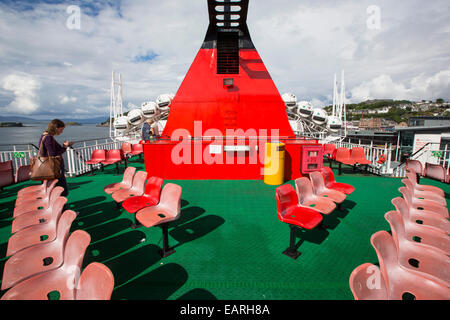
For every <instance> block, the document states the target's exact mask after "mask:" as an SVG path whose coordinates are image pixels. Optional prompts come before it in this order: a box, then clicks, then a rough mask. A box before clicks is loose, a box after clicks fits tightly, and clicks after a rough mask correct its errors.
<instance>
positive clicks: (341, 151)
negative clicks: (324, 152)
mask: <svg viewBox="0 0 450 320" xmlns="http://www.w3.org/2000/svg"><path fill="white" fill-rule="evenodd" d="M336 150H337V151H336V161H339V160H340V159H350V150H349V149H348V148H344V147H341V148H337V149H336Z"/></svg>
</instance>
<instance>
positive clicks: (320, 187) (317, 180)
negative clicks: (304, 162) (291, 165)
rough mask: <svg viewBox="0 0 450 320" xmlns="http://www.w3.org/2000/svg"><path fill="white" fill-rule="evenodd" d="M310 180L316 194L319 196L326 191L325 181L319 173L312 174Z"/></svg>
mask: <svg viewBox="0 0 450 320" xmlns="http://www.w3.org/2000/svg"><path fill="white" fill-rule="evenodd" d="M309 178H310V179H311V184H312V187H313V191H314V193H315V194H319V193H321V192H324V191H325V190H326V187H325V179H324V177H323V175H322V174H321V173H320V172H319V171H313V172H310V173H309Z"/></svg>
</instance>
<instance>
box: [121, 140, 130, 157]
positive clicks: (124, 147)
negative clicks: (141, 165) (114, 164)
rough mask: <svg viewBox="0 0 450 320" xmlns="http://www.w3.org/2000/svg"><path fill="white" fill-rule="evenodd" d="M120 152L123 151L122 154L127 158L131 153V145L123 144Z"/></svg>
mask: <svg viewBox="0 0 450 320" xmlns="http://www.w3.org/2000/svg"><path fill="white" fill-rule="evenodd" d="M120 150H122V153H123V154H124V155H125V156H128V155H129V154H130V153H131V143H129V142H122V146H121V147H120Z"/></svg>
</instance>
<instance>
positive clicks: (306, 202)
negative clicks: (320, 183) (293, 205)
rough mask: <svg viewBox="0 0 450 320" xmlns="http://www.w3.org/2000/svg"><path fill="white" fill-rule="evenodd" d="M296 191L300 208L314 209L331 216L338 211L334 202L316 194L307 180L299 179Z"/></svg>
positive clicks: (296, 182) (296, 181) (304, 178)
mask: <svg viewBox="0 0 450 320" xmlns="http://www.w3.org/2000/svg"><path fill="white" fill-rule="evenodd" d="M295 189H296V194H297V198H298V203H297V204H298V206H300V207H303V208H308V209H312V210H315V211H318V212H320V213H323V214H329V213H331V212H332V211H333V210H334V209H336V204H335V203H334V201H333V200H331V199H327V198H324V197H320V196H317V195H316V194H314V191H313V186H312V184H311V181H310V180H309V179H308V178H306V177H302V178H298V179H296V180H295Z"/></svg>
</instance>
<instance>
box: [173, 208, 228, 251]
mask: <svg viewBox="0 0 450 320" xmlns="http://www.w3.org/2000/svg"><path fill="white" fill-rule="evenodd" d="M224 223H225V220H224V219H223V218H222V217H219V216H216V215H208V216H205V217H201V218H198V219H196V220H194V221H191V222H188V223H185V224H183V225H181V226H178V227H176V228H174V229H172V230H171V231H170V232H169V234H170V236H171V237H172V238H174V239H175V240H176V241H178V244H176V245H174V246H173V248H176V247H178V246H180V245H182V244H184V243H187V242H190V241H194V240H196V239H198V238H201V237H203V236H205V235H207V234H208V233H210V232H212V231H214V230H215V229H217V228H218V227H220V226H221V225H222V224H224Z"/></svg>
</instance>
